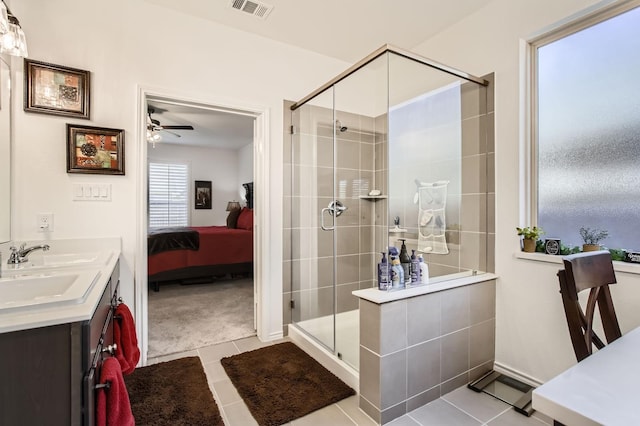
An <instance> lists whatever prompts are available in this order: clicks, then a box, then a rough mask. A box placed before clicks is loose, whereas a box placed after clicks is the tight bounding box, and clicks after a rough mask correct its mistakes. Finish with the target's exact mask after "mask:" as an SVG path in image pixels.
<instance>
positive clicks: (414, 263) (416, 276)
mask: <svg viewBox="0 0 640 426" xmlns="http://www.w3.org/2000/svg"><path fill="white" fill-rule="evenodd" d="M411 284H420V260H419V259H418V256H416V251H415V250H411Z"/></svg>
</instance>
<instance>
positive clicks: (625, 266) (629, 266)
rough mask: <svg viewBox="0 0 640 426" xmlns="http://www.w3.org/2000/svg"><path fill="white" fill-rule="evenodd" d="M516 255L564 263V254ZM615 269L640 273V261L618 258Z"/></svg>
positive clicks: (614, 262)
mask: <svg viewBox="0 0 640 426" xmlns="http://www.w3.org/2000/svg"><path fill="white" fill-rule="evenodd" d="M514 257H515V258H516V259H524V260H533V261H535V262H547V263H557V264H559V265H561V264H562V258H563V256H561V255H552V254H545V253H526V252H523V251H518V252H515V253H514ZM613 269H614V270H615V271H616V272H626V273H628V274H636V275H640V263H629V262H620V261H618V260H614V261H613Z"/></svg>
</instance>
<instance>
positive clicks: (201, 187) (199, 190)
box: [194, 180, 211, 210]
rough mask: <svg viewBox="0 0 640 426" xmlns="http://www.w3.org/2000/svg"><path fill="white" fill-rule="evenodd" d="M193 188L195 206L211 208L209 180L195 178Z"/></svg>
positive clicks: (197, 207)
mask: <svg viewBox="0 0 640 426" xmlns="http://www.w3.org/2000/svg"><path fill="white" fill-rule="evenodd" d="M194 188H195V194H194V196H195V198H194V199H195V208H196V209H198V210H199V209H209V210H211V181H210V180H197V181H196V182H195V185H194Z"/></svg>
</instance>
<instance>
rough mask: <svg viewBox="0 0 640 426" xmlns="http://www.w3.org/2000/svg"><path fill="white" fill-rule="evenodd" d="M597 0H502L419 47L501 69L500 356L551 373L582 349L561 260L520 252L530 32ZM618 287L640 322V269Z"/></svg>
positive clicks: (484, 69)
mask: <svg viewBox="0 0 640 426" xmlns="http://www.w3.org/2000/svg"><path fill="white" fill-rule="evenodd" d="M596 3H597V2H596V1H594V0H563V1H556V0H540V1H535V2H532V1H524V0H517V1H514V0H496V1H494V2H492V3H491V4H489V5H488V6H486V7H485V8H483V9H482V10H480V11H478V12H477V13H475V14H474V15H472V16H470V17H469V18H468V19H464V20H463V21H461V22H459V23H458V24H457V25H455V26H453V27H450V28H449V29H447V30H446V31H444V32H442V33H440V34H439V35H438V36H437V37H434V38H432V39H430V40H428V41H426V42H425V43H423V44H421V45H420V46H418V47H417V48H416V49H414V50H415V51H416V52H417V53H420V54H422V55H424V56H427V57H430V58H434V59H436V60H437V61H440V62H443V63H445V64H447V65H449V66H453V67H456V68H459V69H462V70H465V71H467V72H470V73H472V74H475V75H484V74H487V73H491V72H495V82H496V83H495V136H496V154H495V155H496V170H495V182H496V208H495V211H496V273H497V274H498V275H499V277H500V279H499V280H498V285H497V307H496V309H497V311H496V341H497V342H496V345H497V346H496V363H498V364H499V365H501V366H504V367H507V368H511V369H514V370H516V371H518V372H521V373H524V374H525V375H528V376H530V377H531V378H533V379H536V380H539V381H545V380H548V379H549V378H551V377H553V376H554V375H556V374H558V373H559V372H561V371H562V370H564V369H565V368H567V367H568V366H570V365H572V364H575V362H576V361H575V357H574V354H573V350H572V346H571V343H570V338H569V334H568V331H567V325H566V320H565V318H564V313H563V310H562V304H561V300H560V294H559V292H558V291H559V287H558V279H557V277H556V272H557V270H558V269H560V265H558V264H549V263H541V262H535V261H528V260H520V259H516V258H515V257H514V253H516V252H517V251H519V242H518V237H517V236H516V233H515V227H516V226H521V225H528V223H526V222H525V219H524V208H521V204H522V203H523V201H522V200H523V199H524V192H523V185H522V184H519V182H522V177H523V174H524V169H523V167H522V164H523V155H524V153H525V150H524V130H523V127H522V126H521V119H522V117H523V114H524V99H523V97H522V93H521V90H520V89H521V73H523V72H524V68H523V57H524V56H523V49H522V45H523V40H526V39H528V38H530V36H531V35H532V34H534V33H537V32H539V31H540V30H542V29H544V28H548V27H549V26H550V25H552V24H554V23H556V22H558V21H560V20H563V19H565V18H566V17H568V16H570V15H573V14H574V13H577V12H579V11H581V10H583V9H585V8H589V7H591V6H593V5H594V4H596ZM617 276H618V283H619V284H618V285H616V286H614V288H613V289H612V293H613V299H614V304H615V306H616V310H617V314H618V318H619V321H620V325H621V327H622V329H623V332H626V331H628V330H630V329H631V328H634V327H635V326H638V325H640V311H639V310H638V309H637V307H638V306H640V276H638V275H631V274H625V273H618V274H617Z"/></svg>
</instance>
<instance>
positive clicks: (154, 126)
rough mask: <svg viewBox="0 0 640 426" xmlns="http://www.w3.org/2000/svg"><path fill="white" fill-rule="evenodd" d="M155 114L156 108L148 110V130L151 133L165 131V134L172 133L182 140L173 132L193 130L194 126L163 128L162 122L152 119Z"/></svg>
mask: <svg viewBox="0 0 640 426" xmlns="http://www.w3.org/2000/svg"><path fill="white" fill-rule="evenodd" d="M155 112H156V109H155V108H153V107H148V108H147V114H148V116H149V121H148V122H147V130H149V131H151V132H155V131H159V130H164V131H165V132H168V133H171V134H172V135H174V136H177V137H179V138H180V137H182V136H181V135H179V134H177V133H175V132H172V131H171V130H193V126H190V125H182V126H180V125H177V126H163V125H162V124H160V120H156V119H155V118H152V117H151V114H154V113H155Z"/></svg>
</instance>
